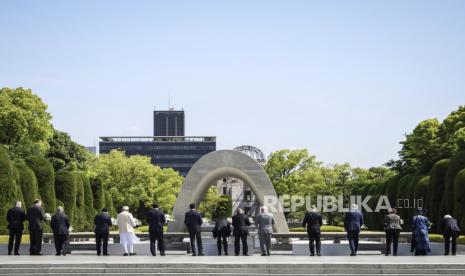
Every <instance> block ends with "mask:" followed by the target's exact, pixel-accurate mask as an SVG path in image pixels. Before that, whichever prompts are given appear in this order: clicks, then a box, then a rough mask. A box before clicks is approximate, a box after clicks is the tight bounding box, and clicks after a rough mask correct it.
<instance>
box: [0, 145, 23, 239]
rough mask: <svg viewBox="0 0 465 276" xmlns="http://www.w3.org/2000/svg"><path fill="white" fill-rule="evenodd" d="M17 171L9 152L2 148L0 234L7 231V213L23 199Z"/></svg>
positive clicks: (0, 155) (0, 162) (0, 157)
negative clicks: (16, 178) (17, 180)
mask: <svg viewBox="0 0 465 276" xmlns="http://www.w3.org/2000/svg"><path fill="white" fill-rule="evenodd" d="M15 177H16V176H15V169H14V166H13V163H12V162H11V160H10V157H9V155H8V153H7V151H6V150H5V149H4V148H3V147H1V146H0V187H1V191H0V233H2V234H5V233H6V231H7V229H6V227H7V225H8V223H7V221H6V213H7V212H8V210H9V209H10V208H11V207H13V205H14V202H15V201H16V200H20V199H21V195H20V194H19V192H18V191H20V190H21V189H20V188H19V186H18V183H17V182H16V181H15Z"/></svg>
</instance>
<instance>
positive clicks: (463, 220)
mask: <svg viewBox="0 0 465 276" xmlns="http://www.w3.org/2000/svg"><path fill="white" fill-rule="evenodd" d="M454 216H455V218H456V219H458V221H459V223H460V229H462V231H465V169H462V170H461V171H460V172H459V173H457V175H456V176H455V179H454Z"/></svg>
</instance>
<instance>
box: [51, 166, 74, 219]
mask: <svg viewBox="0 0 465 276" xmlns="http://www.w3.org/2000/svg"><path fill="white" fill-rule="evenodd" d="M55 183H56V185H55V191H56V195H57V198H58V200H59V201H61V202H62V203H63V204H64V207H65V213H66V214H67V215H68V217H69V219H70V221H71V225H72V226H73V227H74V222H75V217H74V214H75V209H76V193H77V183H76V176H75V174H74V173H73V172H68V171H59V172H57V174H56V176H55Z"/></svg>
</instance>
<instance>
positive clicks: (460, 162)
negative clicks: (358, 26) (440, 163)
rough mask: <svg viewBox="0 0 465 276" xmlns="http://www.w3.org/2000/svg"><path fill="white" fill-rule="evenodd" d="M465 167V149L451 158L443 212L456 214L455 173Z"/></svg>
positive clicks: (442, 205)
mask: <svg viewBox="0 0 465 276" xmlns="http://www.w3.org/2000/svg"><path fill="white" fill-rule="evenodd" d="M464 168H465V151H461V152H459V153H457V155H455V156H454V157H452V158H451V159H450V163H449V167H448V168H447V172H446V177H445V182H444V196H443V198H442V202H441V207H443V208H441V209H442V210H441V211H442V214H441V215H444V214H450V215H453V216H455V214H454V178H455V175H456V174H457V173H458V172H459V171H461V170H462V169H464Z"/></svg>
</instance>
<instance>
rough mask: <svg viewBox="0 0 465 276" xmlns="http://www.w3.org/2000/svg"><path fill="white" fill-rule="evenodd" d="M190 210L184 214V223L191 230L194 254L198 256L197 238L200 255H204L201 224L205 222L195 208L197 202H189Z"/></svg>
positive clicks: (190, 235) (190, 236)
mask: <svg viewBox="0 0 465 276" xmlns="http://www.w3.org/2000/svg"><path fill="white" fill-rule="evenodd" d="M189 208H190V211H189V212H187V213H186V215H185V216H184V224H185V225H186V227H187V231H188V232H189V238H190V242H191V250H192V256H197V254H196V249H195V241H196V240H197V247H198V255H199V256H203V255H204V254H203V252H202V251H203V247H202V235H201V231H200V230H201V229H200V226H201V225H202V223H203V219H202V216H201V215H200V214H199V212H197V211H196V210H195V203H191V204H189Z"/></svg>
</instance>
